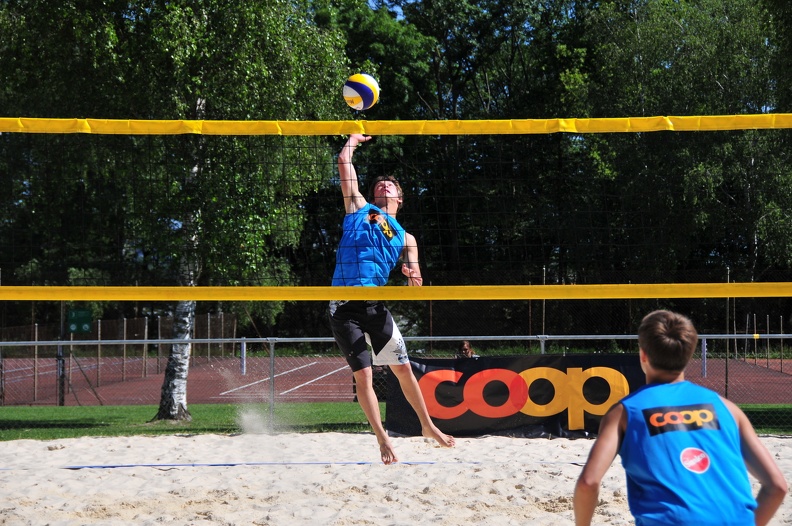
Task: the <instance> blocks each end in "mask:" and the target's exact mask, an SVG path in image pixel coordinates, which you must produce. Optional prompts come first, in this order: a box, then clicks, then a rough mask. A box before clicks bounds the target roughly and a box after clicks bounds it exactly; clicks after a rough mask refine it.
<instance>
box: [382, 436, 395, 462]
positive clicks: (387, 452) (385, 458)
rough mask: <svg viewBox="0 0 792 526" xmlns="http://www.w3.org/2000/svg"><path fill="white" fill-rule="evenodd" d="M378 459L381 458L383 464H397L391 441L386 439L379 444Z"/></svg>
mask: <svg viewBox="0 0 792 526" xmlns="http://www.w3.org/2000/svg"><path fill="white" fill-rule="evenodd" d="M379 447H380V457H382V463H383V464H393V463H394V462H398V461H399V459H398V457H396V451H394V450H393V444H391V441H390V440H389V439H388V438H386V439H384V440H383V441H382V442H380V445H379Z"/></svg>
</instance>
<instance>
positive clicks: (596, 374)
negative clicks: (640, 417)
mask: <svg viewBox="0 0 792 526" xmlns="http://www.w3.org/2000/svg"><path fill="white" fill-rule="evenodd" d="M410 363H411V364H412V369H413V372H414V373H415V376H416V378H417V379H418V385H419V387H420V388H421V392H422V393H423V397H424V400H425V401H426V406H427V408H428V410H429V414H430V416H431V417H432V420H433V421H434V422H435V424H436V425H437V426H438V427H439V428H440V430H441V431H443V432H445V433H450V434H452V435H455V436H477V435H484V434H501V435H509V436H522V437H541V436H563V437H582V436H591V435H595V434H596V433H597V430H598V427H599V421H600V418H601V417H602V415H604V414H605V412H606V411H607V410H608V409H609V408H610V407H611V406H612V405H613V404H614V403H616V402H617V401H618V400H620V399H621V398H622V397H624V396H625V395H627V394H629V393H630V392H632V391H634V390H635V389H637V388H638V387H640V386H642V385H644V383H645V377H644V374H643V372H642V371H641V367H640V365H639V362H638V357H637V356H636V355H580V356H578V355H572V356H560V355H558V356H556V355H541V356H516V357H491V358H489V357H482V358H464V359H420V358H413V359H411V361H410ZM385 425H386V427H387V429H388V431H389V432H391V433H394V434H400V435H408V436H417V435H420V434H421V426H420V423H419V422H418V417H417V416H416V414H415V412H414V411H413V409H412V407H411V406H410V404H409V403H408V402H407V400H406V399H405V398H404V395H403V394H402V392H401V389H400V387H399V383H398V380H396V379H395V377H394V375H392V374H390V375H388V393H387V402H386V421H385Z"/></svg>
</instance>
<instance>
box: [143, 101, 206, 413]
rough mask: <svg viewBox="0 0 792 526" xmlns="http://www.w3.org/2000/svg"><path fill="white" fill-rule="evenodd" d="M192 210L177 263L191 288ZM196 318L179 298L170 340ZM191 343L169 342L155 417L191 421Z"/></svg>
mask: <svg viewBox="0 0 792 526" xmlns="http://www.w3.org/2000/svg"><path fill="white" fill-rule="evenodd" d="M205 110H206V100H205V99H202V98H199V99H198V102H197V104H196V117H197V118H199V119H203V118H204V114H205ZM197 144H198V147H197V151H196V152H195V153H194V156H195V159H196V163H195V165H194V166H193V167H192V169H191V170H190V175H189V176H188V178H187V180H186V181H185V187H187V188H191V187H192V186H193V185H194V184H196V181H197V180H198V179H199V176H200V174H201V166H202V164H203V163H202V158H203V155H202V151H203V140H202V138H200V137H199V138H198V139H197ZM195 217H196V216H195V212H193V213H189V214H187V217H185V218H184V221H183V222H182V235H183V236H184V244H185V250H184V254H183V255H182V259H181V262H180V264H179V285H180V286H182V287H194V286H196V285H197V283H198V276H199V275H200V273H201V260H200V258H199V256H198V253H197V248H198V234H197V233H196V229H195ZM194 320H195V302H194V301H179V302H178V303H177V304H176V310H175V312H174V313H173V339H175V340H189V339H190V337H191V336H192V328H193V322H194ZM191 351H192V344H191V343H189V342H186V341H185V342H184V343H174V344H173V345H171V351H170V355H169V356H168V365H167V367H166V368H165V379H164V380H163V382H162V393H161V395H160V406H159V411H158V412H157V416H155V417H154V420H183V421H187V422H190V421H191V420H192V416H191V415H190V411H189V410H188V409H187V373H188V372H189V371H190V353H191Z"/></svg>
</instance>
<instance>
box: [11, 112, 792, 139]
mask: <svg viewBox="0 0 792 526" xmlns="http://www.w3.org/2000/svg"><path fill="white" fill-rule="evenodd" d="M785 128H792V114H790V113H769V114H760V115H707V116H689V117H624V118H607V119H511V120H447V121H436V120H425V121H208V120H113V119H36V118H24V117H19V118H0V133H2V132H5V133H92V134H99V135H182V134H203V135H348V134H350V133H363V134H366V135H519V134H546V133H637V132H654V131H676V132H681V131H723V130H751V129H785Z"/></svg>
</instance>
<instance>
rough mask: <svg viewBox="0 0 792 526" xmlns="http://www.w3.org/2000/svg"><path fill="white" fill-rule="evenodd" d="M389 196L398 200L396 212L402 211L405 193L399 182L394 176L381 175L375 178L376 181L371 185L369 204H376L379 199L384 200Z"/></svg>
mask: <svg viewBox="0 0 792 526" xmlns="http://www.w3.org/2000/svg"><path fill="white" fill-rule="evenodd" d="M392 192H395V195H393V194H392ZM388 195H390V196H391V197H397V198H398V206H397V208H396V211H397V212H398V211H399V210H401V207H402V203H403V202H404V191H403V190H402V187H401V185H400V184H399V181H397V180H396V178H395V177H393V176H392V175H380V176H377V177H375V178H374V180H373V181H371V184H369V187H368V195H367V196H366V200H367V201H368V202H369V203H374V204H376V202H377V200H378V199H379V200H382V199H384V198H386V197H387V196H388Z"/></svg>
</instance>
